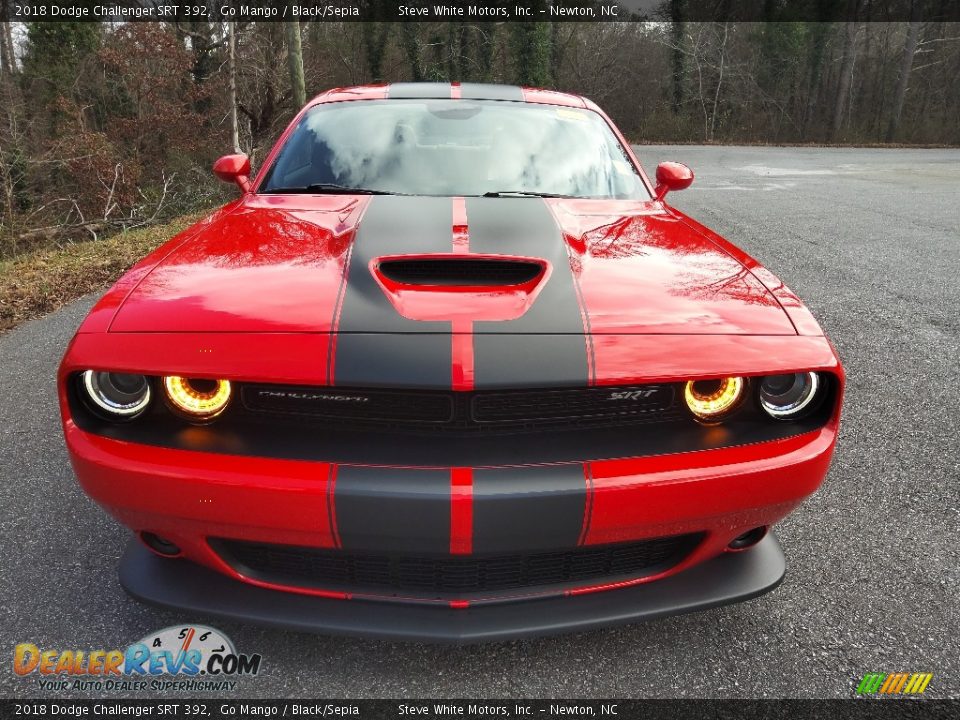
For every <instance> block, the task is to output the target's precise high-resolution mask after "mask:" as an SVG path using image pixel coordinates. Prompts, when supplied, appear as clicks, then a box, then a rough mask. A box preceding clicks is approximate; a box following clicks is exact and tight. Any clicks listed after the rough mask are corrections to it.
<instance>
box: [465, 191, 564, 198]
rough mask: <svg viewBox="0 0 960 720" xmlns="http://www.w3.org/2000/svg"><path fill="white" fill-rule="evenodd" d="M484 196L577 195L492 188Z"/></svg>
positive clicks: (546, 196) (547, 196)
mask: <svg viewBox="0 0 960 720" xmlns="http://www.w3.org/2000/svg"><path fill="white" fill-rule="evenodd" d="M483 197H542V198H575V197H577V196H576V195H560V194H558V193H545V192H535V191H533V190H491V191H490V192H485V193H484V194H483Z"/></svg>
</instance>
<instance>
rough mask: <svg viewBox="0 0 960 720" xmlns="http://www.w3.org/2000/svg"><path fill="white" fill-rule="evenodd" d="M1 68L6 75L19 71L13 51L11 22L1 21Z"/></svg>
mask: <svg viewBox="0 0 960 720" xmlns="http://www.w3.org/2000/svg"><path fill="white" fill-rule="evenodd" d="M0 70H2V72H3V74H4V75H13V74H14V73H15V72H16V71H17V58H16V56H15V55H14V52H13V35H12V33H11V31H10V23H8V22H2V23H0Z"/></svg>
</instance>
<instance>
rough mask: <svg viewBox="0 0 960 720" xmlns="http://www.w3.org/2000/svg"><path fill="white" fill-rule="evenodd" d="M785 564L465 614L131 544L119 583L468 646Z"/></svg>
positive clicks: (767, 586)
mask: <svg viewBox="0 0 960 720" xmlns="http://www.w3.org/2000/svg"><path fill="white" fill-rule="evenodd" d="M785 572H786V562H785V559H784V555H783V550H782V548H781V547H780V543H779V541H778V540H777V538H776V536H775V535H774V534H773V533H770V534H769V535H767V537H766V538H764V539H763V540H762V541H761V542H760V543H758V544H757V545H756V546H754V547H753V548H751V549H749V550H746V551H743V552H738V553H724V554H722V555H720V556H718V557H716V558H714V559H713V560H709V561H707V562H704V563H701V564H700V565H697V566H696V567H693V568H690V569H689V570H686V571H685V572H682V573H679V574H677V575H674V576H672V577H669V578H665V579H663V580H657V581H654V582H650V583H644V584H640V585H634V586H630V587H625V588H621V589H618V590H608V591H604V592H595V593H588V594H584V595H577V596H569V597H552V598H546V599H539V600H525V601H519V602H510V603H499V604H490V605H478V606H474V607H469V608H465V609H452V608H448V607H446V606H441V607H430V606H424V605H409V604H403V603H392V602H372V601H368V600H338V599H330V598H319V597H313V596H309V595H301V594H297V593H289V592H282V591H276V590H267V589H265V588H260V587H256V586H254V585H249V584H247V583H243V582H239V581H237V580H233V579H231V578H229V577H227V576H225V575H221V574H220V573H217V572H214V571H212V570H208V569H207V568H204V567H202V566H200V565H197V564H195V563H192V562H188V561H184V560H166V559H163V558H161V557H158V556H157V555H154V554H153V553H152V552H150V551H149V550H147V549H146V548H145V547H143V546H142V545H140V544H139V543H138V542H136V541H132V542H131V543H130V545H129V546H128V547H127V549H126V552H125V553H124V555H123V558H122V559H121V561H120V570H119V573H120V584H121V585H122V586H123V589H124V590H126V591H127V593H129V594H130V595H131V596H132V597H134V598H136V599H137V600H140V601H143V602H146V603H149V604H151V605H157V606H160V607H165V608H173V609H176V610H179V611H181V612H187V613H191V614H196V615H199V616H218V617H221V618H226V619H229V620H233V621H236V622H243V623H253V624H258V625H272V626H275V627H279V628H284V629H287V630H297V631H301V632H311V633H321V634H326V635H352V636H361V637H369V638H379V639H388V640H400V641H409V642H430V643H451V644H469V643H479V642H493V641H498V640H512V639H516V638H521V637H529V636H538V635H556V634H560V633H567V632H575V631H583V630H592V629H595V628H603V627H609V626H612V625H624V624H628V623H634V622H640V621H643V620H652V619H654V618H658V617H664V616H668V615H679V614H682V613H689V612H696V611H698V610H706V609H708V608H712V607H717V606H718V605H726V604H729V603H734V602H740V601H742V600H748V599H750V598H754V597H757V596H758V595H762V594H763V593H766V592H769V591H770V590H773V589H774V588H775V587H777V585H779V584H780V583H781V581H782V580H783V577H784V573H785Z"/></svg>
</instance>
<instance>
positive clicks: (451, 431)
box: [59, 83, 843, 642]
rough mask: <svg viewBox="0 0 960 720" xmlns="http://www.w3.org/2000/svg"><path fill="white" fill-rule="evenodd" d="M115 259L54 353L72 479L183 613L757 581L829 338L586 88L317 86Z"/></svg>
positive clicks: (129, 557)
mask: <svg viewBox="0 0 960 720" xmlns="http://www.w3.org/2000/svg"><path fill="white" fill-rule="evenodd" d="M214 171H215V172H216V174H217V175H218V176H219V177H220V178H221V179H224V180H230V181H233V182H235V183H236V184H237V185H238V186H239V187H240V189H241V196H240V198H239V199H238V200H236V201H234V202H232V203H230V204H228V205H227V206H225V207H223V208H222V209H220V210H219V211H217V212H215V213H214V214H213V215H211V216H210V217H208V218H206V219H205V220H202V221H200V222H199V223H197V224H196V225H194V226H193V227H191V228H189V229H188V230H186V231H185V232H183V233H182V234H180V235H179V236H177V237H175V238H173V239H172V240H171V241H170V242H169V243H167V244H166V245H164V246H163V247H161V248H160V249H159V250H157V251H156V252H154V253H153V254H151V255H150V256H148V257H147V258H146V259H144V260H143V261H142V262H141V263H139V264H138V265H136V266H135V267H134V268H133V269H131V270H130V271H129V272H128V273H127V274H126V275H124V276H123V277H122V278H121V279H120V281H119V282H118V283H117V284H116V285H115V286H114V287H113V288H112V289H111V290H109V291H108V292H107V293H106V295H105V296H104V297H103V298H102V299H101V300H100V301H99V303H98V304H97V305H96V306H95V307H94V309H93V310H92V311H91V313H90V315H89V316H88V317H87V318H86V319H85V320H84V322H83V324H82V325H81V327H80V329H79V331H78V332H77V334H76V336H75V337H74V339H73V341H72V343H71V345H70V347H69V349H68V350H67V352H66V356H65V357H64V360H63V363H62V366H61V368H60V374H59V388H60V400H61V407H62V412H63V425H64V431H65V434H66V441H67V447H68V449H69V453H70V458H71V460H72V462H73V467H74V469H75V471H76V474H77V477H78V478H79V480H80V483H81V485H82V486H83V488H84V490H85V491H86V492H87V493H88V494H89V495H90V496H91V497H93V498H94V499H95V500H96V501H97V502H98V503H100V504H101V505H102V506H103V507H105V508H106V509H107V510H108V511H109V512H110V513H111V514H112V515H113V516H114V517H115V518H116V519H117V520H119V521H120V522H121V523H123V524H125V525H126V526H128V527H129V528H130V529H131V530H133V532H134V533H135V534H136V535H137V536H138V537H139V540H140V542H132V543H131V544H130V546H129V547H128V549H127V551H126V553H125V555H124V557H123V559H122V562H121V566H120V579H121V583H122V584H123V586H124V587H125V588H126V590H127V591H128V592H129V593H131V594H132V595H133V596H134V597H137V598H139V599H141V600H144V601H146V602H150V603H154V604H158V605H162V606H169V607H178V608H181V609H182V610H183V611H185V612H190V613H198V614H219V615H221V616H226V617H230V618H234V619H238V620H244V621H249V622H260V623H268V624H276V625H280V626H284V627H290V628H298V629H303V630H315V631H319V632H328V633H355V634H363V635H369V636H380V637H393V638H407V639H420V640H434V641H452V642H471V641H479V640H490V639H497V638H505V637H516V636H522V635H531V634H539V633H550V632H561V631H565V630H572V629H584V628H590V627H598V626H602V625H606V624H613V623H622V622H629V621H634V620H640V619H645V618H652V617H656V616H661V615H668V614H673V613H680V612H686V611H691V610H697V609H704V608H707V607H711V606H715V605H719V604H723V603H728V602H733V601H737V600H743V599H746V598H751V597H754V596H757V595H759V594H761V593H763V592H765V591H767V590H770V589H772V588H773V587H775V586H776V585H777V584H778V583H779V582H780V580H781V579H782V577H783V575H784V569H785V561H784V556H783V554H782V551H781V548H780V546H779V544H778V542H777V539H776V537H775V536H774V535H773V534H772V533H770V531H769V530H770V528H771V526H773V525H774V524H775V523H776V522H777V521H779V520H780V519H782V518H783V517H784V516H785V515H787V514H788V513H789V512H791V511H792V510H793V509H794V508H796V507H797V506H798V505H799V503H800V502H802V500H803V499H804V498H805V497H806V496H808V495H809V494H811V493H812V492H813V491H814V490H816V489H817V487H818V486H819V485H820V483H821V482H822V480H823V478H824V476H825V474H826V472H827V469H828V466H829V463H830V458H831V455H832V453H833V449H834V444H835V440H836V436H837V429H838V422H839V414H840V404H841V396H842V392H843V371H842V369H841V365H840V362H839V360H838V359H837V356H836V354H835V352H834V349H833V347H832V346H831V344H830V342H829V341H828V340H827V339H826V338H825V337H824V335H823V332H822V331H821V329H820V328H819V326H818V325H817V323H816V321H815V320H814V319H813V317H812V315H811V314H810V312H808V311H807V310H806V309H805V307H804V305H803V304H802V303H801V302H800V300H799V299H798V298H797V297H796V295H794V294H793V293H792V292H791V291H790V290H788V289H787V288H786V287H785V286H784V285H783V283H781V282H780V281H779V280H778V279H777V278H776V277H774V275H773V274H772V273H770V272H769V271H767V270H765V269H764V268H763V267H761V266H760V265H759V264H758V263H757V262H756V261H755V260H753V259H752V258H751V257H749V256H748V255H746V254H745V253H744V252H742V251H741V250H739V249H737V248H736V247H734V246H733V245H732V244H731V243H729V242H728V241H726V240H725V239H723V238H722V237H720V236H718V235H717V234H716V233H714V232H712V231H710V230H709V229H707V228H706V227H704V226H703V225H700V224H699V223H697V222H696V221H695V220H692V219H691V218H689V217H687V216H686V215H684V214H683V213H681V212H679V211H677V210H675V209H673V208H672V207H670V206H669V205H668V204H667V202H666V201H665V196H666V194H667V192H668V191H670V190H679V189H682V188H685V187H687V186H688V185H690V183H691V181H692V179H693V174H692V173H691V171H690V170H689V169H688V168H686V167H685V166H683V165H679V164H677V163H663V164H662V165H660V166H659V167H658V168H657V171H656V182H655V183H653V182H651V181H650V180H648V178H647V176H646V175H645V174H644V172H643V170H642V169H641V167H640V164H639V162H638V161H637V158H636V157H635V156H634V155H633V153H632V151H631V149H630V147H629V145H628V144H627V143H626V141H625V140H624V138H623V137H622V135H621V134H620V133H619V131H617V129H616V128H615V127H614V126H613V125H612V123H611V122H610V120H609V119H608V118H607V117H606V116H605V115H604V114H603V112H602V111H601V110H600V109H599V108H598V107H597V106H596V105H594V104H593V103H592V102H590V101H589V100H586V99H583V98H580V97H576V96H573V95H565V94H561V93H556V92H549V91H544V90H532V89H527V88H518V87H507V86H496V85H476V84H467V83H464V84H452V85H451V84H392V85H381V86H368V87H356V88H346V89H337V90H331V91H329V92H327V93H325V94H323V95H321V96H320V97H318V98H316V99H315V100H314V101H312V102H311V103H310V104H309V105H308V106H307V107H306V108H304V109H303V111H301V112H300V114H299V115H298V116H297V117H296V118H295V119H294V120H293V122H292V123H291V125H290V127H289V128H288V129H287V130H286V132H285V133H284V134H283V136H282V137H281V138H280V140H279V142H278V143H277V145H276V147H275V148H274V149H273V151H272V152H271V153H270V154H269V155H268V156H267V157H266V160H265V162H264V164H263V168H262V170H261V171H260V172H259V174H258V175H257V177H256V178H250V177H249V173H250V163H249V160H248V159H247V158H246V157H245V156H243V155H230V156H227V157H224V158H221V159H220V160H219V161H218V162H217V163H216V165H215V167H214Z"/></svg>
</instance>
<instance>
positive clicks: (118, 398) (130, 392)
mask: <svg viewBox="0 0 960 720" xmlns="http://www.w3.org/2000/svg"><path fill="white" fill-rule="evenodd" d="M80 385H81V387H82V388H83V391H84V394H85V396H86V400H87V405H88V406H89V407H90V409H91V410H93V411H94V412H95V413H96V414H97V415H100V416H101V417H103V418H105V419H107V420H133V418H135V417H137V415H139V414H140V413H142V412H143V411H144V410H146V409H147V406H148V405H149V404H150V382H149V381H148V380H147V378H146V377H145V376H143V375H134V374H130V373H114V372H104V371H102V370H86V371H84V372H83V373H81V374H80Z"/></svg>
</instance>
